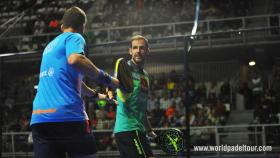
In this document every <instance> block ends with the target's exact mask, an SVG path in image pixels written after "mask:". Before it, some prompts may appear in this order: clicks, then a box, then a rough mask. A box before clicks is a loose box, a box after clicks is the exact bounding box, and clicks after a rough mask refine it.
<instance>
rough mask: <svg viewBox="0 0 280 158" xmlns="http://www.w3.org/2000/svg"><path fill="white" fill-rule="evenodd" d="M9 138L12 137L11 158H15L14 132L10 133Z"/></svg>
mask: <svg viewBox="0 0 280 158" xmlns="http://www.w3.org/2000/svg"><path fill="white" fill-rule="evenodd" d="M11 137H12V152H13V158H16V152H15V139H14V132H12V133H11Z"/></svg>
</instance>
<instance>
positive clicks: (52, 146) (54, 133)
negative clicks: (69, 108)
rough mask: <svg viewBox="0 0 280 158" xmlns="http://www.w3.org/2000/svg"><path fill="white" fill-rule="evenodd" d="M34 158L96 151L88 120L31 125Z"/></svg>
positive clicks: (73, 155) (53, 157) (57, 156)
mask: <svg viewBox="0 0 280 158" xmlns="http://www.w3.org/2000/svg"><path fill="white" fill-rule="evenodd" d="M31 129H32V137H33V146H34V149H33V150H34V157H35V158H63V157H65V156H66V155H68V156H70V157H75V156H77V155H91V154H95V153H96V152H97V147H96V140H95V138H94V136H93V135H92V134H91V133H90V130H89V123H88V121H83V122H54V123H38V124H34V125H32V126H31Z"/></svg>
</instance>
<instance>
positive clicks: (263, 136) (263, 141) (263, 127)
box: [262, 126, 266, 155]
mask: <svg viewBox="0 0 280 158" xmlns="http://www.w3.org/2000/svg"><path fill="white" fill-rule="evenodd" d="M262 145H263V146H266V139H265V126H262ZM263 154H264V155H266V151H264V152H263Z"/></svg>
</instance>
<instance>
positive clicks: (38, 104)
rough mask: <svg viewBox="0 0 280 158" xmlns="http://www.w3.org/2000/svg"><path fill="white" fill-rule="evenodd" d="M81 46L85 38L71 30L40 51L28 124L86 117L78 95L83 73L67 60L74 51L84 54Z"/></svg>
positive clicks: (80, 119) (86, 118)
mask: <svg viewBox="0 0 280 158" xmlns="http://www.w3.org/2000/svg"><path fill="white" fill-rule="evenodd" d="M84 46H85V40H84V38H83V37H82V36H81V35H80V34H78V33H71V32H65V33H62V34H61V35H59V36H57V37H56V38H55V39H54V40H53V41H51V42H50V43H49V44H48V45H47V47H46V48H45V50H44V52H43V57H42V63H41V68H40V76H39V85H38V89H37V94H36V96H35V99H34V102H33V111H32V118H31V123H30V124H31V125H33V124H36V123H44V122H66V121H83V120H88V116H87V114H86V112H85V107H84V102H83V100H82V98H81V86H82V79H83V74H81V73H80V72H79V71H77V70H76V69H75V68H74V67H73V66H71V65H69V64H68V60H67V58H68V57H69V56H70V55H71V54H73V53H79V54H82V53H84Z"/></svg>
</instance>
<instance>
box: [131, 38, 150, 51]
mask: <svg viewBox="0 0 280 158" xmlns="http://www.w3.org/2000/svg"><path fill="white" fill-rule="evenodd" d="M139 39H143V40H144V41H145V46H146V47H147V48H149V44H148V39H147V38H145V37H144V36H142V35H134V36H133V37H131V39H130V44H129V47H130V48H131V47H132V41H134V40H139Z"/></svg>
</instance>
